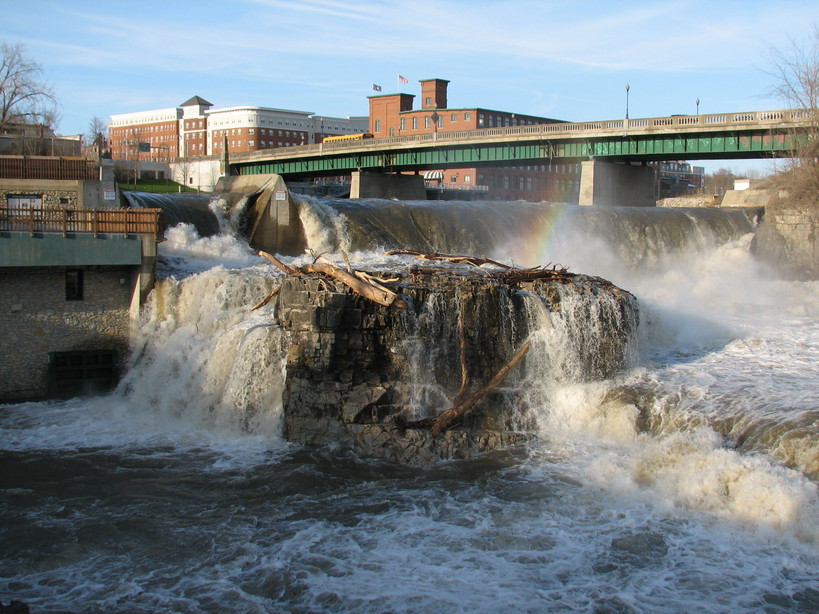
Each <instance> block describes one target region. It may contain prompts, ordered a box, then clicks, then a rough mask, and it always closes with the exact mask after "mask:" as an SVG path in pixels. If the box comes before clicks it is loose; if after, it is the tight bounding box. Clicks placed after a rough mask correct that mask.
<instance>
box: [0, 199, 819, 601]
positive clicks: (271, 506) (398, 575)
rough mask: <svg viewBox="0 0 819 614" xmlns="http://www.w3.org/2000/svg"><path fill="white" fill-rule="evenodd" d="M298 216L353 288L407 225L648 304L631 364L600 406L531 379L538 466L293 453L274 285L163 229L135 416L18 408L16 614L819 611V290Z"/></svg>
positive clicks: (395, 206)
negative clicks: (357, 269) (599, 283)
mask: <svg viewBox="0 0 819 614" xmlns="http://www.w3.org/2000/svg"><path fill="white" fill-rule="evenodd" d="M300 206H301V210H302V219H303V220H304V221H305V227H306V228H307V229H308V238H309V242H310V244H311V246H312V247H313V248H314V249H316V250H317V251H324V250H326V249H330V250H332V251H337V250H340V249H346V250H349V252H350V258H351V260H352V261H353V262H354V263H365V264H373V263H379V262H382V261H383V260H384V259H385V257H384V256H383V254H382V252H381V248H384V247H389V246H391V244H392V242H393V241H398V240H401V241H402V242H404V241H416V242H417V241H421V239H420V238H419V236H420V235H419V236H415V238H413V237H412V236H409V235H408V236H401V237H397V234H398V233H399V231H398V227H399V226H401V227H404V226H406V224H405V223H404V222H401V224H400V225H396V224H395V223H394V222H384V220H385V219H390V220H396V219H404V218H405V217H406V215H409V217H411V218H412V219H413V224H412V226H414V227H415V230H412V232H420V234H421V235H423V237H424V240H425V241H428V244H425V245H418V246H415V245H413V246H412V247H419V248H424V247H435V248H439V249H445V248H463V249H466V248H470V249H479V250H482V251H483V252H484V254H483V255H486V256H492V257H494V258H496V259H500V260H505V261H507V262H513V263H516V264H518V265H527V266H531V265H535V264H543V265H545V264H547V263H558V262H559V263H560V264H561V265H563V266H569V267H570V270H572V271H574V272H581V273H587V274H593V275H601V276H603V277H606V278H607V279H610V280H611V281H613V282H614V283H616V284H618V285H620V286H621V287H623V288H625V289H627V290H629V291H631V292H633V293H634V294H635V295H636V296H637V298H638V300H639V303H640V308H641V324H640V332H639V339H638V342H639V357H638V359H637V360H636V364H634V365H633V366H630V367H629V368H628V369H626V370H625V371H623V372H622V373H620V374H618V375H617V376H616V377H613V378H611V379H608V380H605V381H595V382H575V381H570V380H567V379H566V378H560V377H546V376H543V377H532V378H531V379H530V380H529V381H528V382H527V386H528V387H529V388H530V389H531V398H532V399H535V400H536V401H537V403H538V405H537V435H538V437H537V440H536V441H535V442H534V443H532V444H531V445H529V446H528V447H525V448H516V449H512V450H507V451H500V452H494V453H490V454H486V455H483V456H480V457H478V458H475V459H471V460H461V461H449V462H442V463H440V464H437V465H435V466H432V467H426V468H412V467H402V466H396V465H391V464H388V463H384V462H380V461H375V460H369V459H362V458H358V457H356V456H355V455H353V454H351V453H349V452H347V451H344V450H340V449H330V448H325V449H315V448H309V447H304V446H299V445H295V444H292V443H288V442H286V441H284V440H283V438H282V435H281V383H282V374H281V367H282V357H281V356H276V355H272V354H271V352H270V351H269V347H270V346H271V345H272V341H273V340H274V339H275V336H276V335H278V334H279V331H278V329H277V328H276V327H275V326H274V325H273V324H272V317H271V313H272V312H271V311H270V309H272V307H271V306H268V307H265V308H262V309H259V310H257V311H254V312H250V311H249V306H252V305H254V304H255V303H257V302H258V301H259V300H260V299H261V298H263V297H264V296H265V295H266V294H267V292H268V291H269V290H270V288H272V287H273V285H274V284H275V280H276V277H277V276H278V275H279V274H278V273H277V272H276V271H274V270H273V269H272V267H271V266H270V265H269V264H267V263H266V262H265V261H263V260H262V259H260V258H258V257H257V256H255V255H254V254H253V253H252V251H251V250H250V249H249V248H248V247H247V245H246V244H244V243H243V242H242V240H241V239H238V238H237V237H235V236H234V235H232V234H230V233H222V234H215V235H212V236H208V237H204V238H203V237H201V236H199V235H198V234H197V233H196V231H195V230H194V228H193V227H191V226H189V225H185V224H183V225H180V226H176V227H173V228H170V229H168V231H167V233H166V237H167V240H166V241H165V242H164V243H162V244H161V245H160V263H159V273H160V275H161V276H162V277H163V278H164V279H163V281H162V282H161V283H160V284H159V286H158V287H157V289H156V290H155V291H154V293H153V294H152V296H151V299H150V301H149V304H148V305H147V306H146V309H145V314H144V317H143V319H142V321H141V323H140V328H139V331H138V333H137V334H136V335H135V342H134V353H133V358H132V364H131V367H130V369H129V371H128V373H127V374H126V375H125V377H124V378H123V381H122V382H121V384H120V386H119V387H118V388H117V390H115V391H114V392H112V393H111V394H110V395H107V396H104V397H96V398H85V399H73V400H69V401H61V402H44V403H24V404H18V405H6V406H2V407H0V488H2V498H1V499H0V512H2V518H3V521H2V526H1V527H0V536H2V542H0V543H2V544H3V548H2V555H0V600H2V601H3V603H8V601H10V600H11V599H19V600H22V601H24V602H26V603H27V604H28V605H29V606H30V607H31V610H32V612H89V613H90V612H106V613H109V612H146V613H147V612H152V613H153V612H186V613H188V612H189V613H194V612H224V611H230V612H259V613H261V612H304V613H307V612H373V613H375V612H429V613H433V612H435V613H437V612H470V613H474V612H497V611H502V612H601V613H602V612H752V611H753V612H783V613H784V612H816V611H819V499H818V498H817V480H819V376H817V371H816V365H817V364H819V317H818V316H819V283H817V282H796V281H788V280H784V279H780V278H779V277H778V276H777V275H776V273H775V272H773V271H770V270H768V269H766V268H765V267H764V266H763V265H761V264H760V263H759V262H757V261H756V260H755V259H754V258H753V256H752V254H751V252H750V249H749V246H750V242H751V239H752V232H753V220H752V219H741V215H742V214H739V213H736V212H734V213H726V214H719V213H712V212H693V211H687V210H683V211H676V212H668V211H663V210H652V211H644V210H641V211H629V210H627V209H619V208H612V209H609V210H594V211H590V210H587V209H585V210H583V211H581V210H580V209H581V208H579V207H571V206H562V205H557V206H551V205H548V206H547V205H540V206H538V205H531V204H523V203H501V204H496V205H495V206H489V205H486V204H481V203H451V204H441V203H438V204H437V206H438V207H440V209H439V210H438V212H437V214H436V213H434V212H433V213H430V209H431V205H430V204H427V203H415V204H413V203H394V202H389V201H366V202H356V201H349V202H344V203H342V202H332V201H319V200H313V199H305V200H304V201H303V202H302V203H301V205H300ZM503 207H505V208H503ZM498 209H500V212H499V211H498ZM399 210H405V211H404V214H401V215H399V214H398V212H399ZM524 210H525V212H524ZM407 211H408V213H407ZM405 214H406V215H405ZM402 215H403V217H402ZM429 215H437V217H435V219H434V220H433V221H432V222H430V221H428V220H427V221H422V220H425V219H427V217H428V216H429ZM379 216H380V217H379ZM531 216H534V217H531ZM445 218H446V219H445ZM521 219H524V220H525V221H523V222H521V221H520V220H521ZM379 220H380V221H379ZM514 220H517V221H514ZM385 224H387V225H391V226H390V228H391V230H388V229H387V227H386V226H385ZM433 229H436V230H435V232H437V233H440V234H441V235H442V236H444V238H443V239H441V240H438V239H435V237H434V236H433V234H434V233H433ZM459 229H461V230H459ZM463 229H471V230H469V231H468V232H462V230H463ZM480 229H483V230H480ZM405 230H406V229H405ZM401 232H404V231H401ZM406 232H410V231H409V230H406ZM459 232H462V234H463V235H464V236H463V237H461V239H458V240H455V239H453V235H457V234H458V233H459ZM404 246H407V247H409V246H408V245H404ZM302 258H303V257H302ZM298 261H299V260H297V262H298ZM429 342H430V343H434V340H430V341H429ZM545 375H548V374H545Z"/></svg>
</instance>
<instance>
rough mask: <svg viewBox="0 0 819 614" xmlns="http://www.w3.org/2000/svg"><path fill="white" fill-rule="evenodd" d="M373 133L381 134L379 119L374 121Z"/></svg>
mask: <svg viewBox="0 0 819 614" xmlns="http://www.w3.org/2000/svg"><path fill="white" fill-rule="evenodd" d="M375 131H376V132H381V120H380V119H377V120H375Z"/></svg>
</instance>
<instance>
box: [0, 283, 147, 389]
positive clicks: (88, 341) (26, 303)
mask: <svg viewBox="0 0 819 614" xmlns="http://www.w3.org/2000/svg"><path fill="white" fill-rule="evenodd" d="M122 279H124V280H125V283H124V284H122V283H120V281H121V280H122ZM129 279H130V273H129V270H128V267H85V268H84V269H83V285H84V292H83V300H75V301H68V300H66V296H65V269H64V268H62V267H6V268H4V269H3V274H2V281H0V330H2V335H3V337H2V343H0V349H2V351H0V401H2V400H15V399H36V398H42V397H45V396H46V394H47V391H48V354H49V352H65V351H74V350H100V349H106V350H108V349H110V350H114V351H116V352H117V355H118V357H119V359H120V360H121V361H123V360H124V359H125V357H126V356H127V351H128V344H129V333H130V314H129V306H130V301H131V285H130V282H129Z"/></svg>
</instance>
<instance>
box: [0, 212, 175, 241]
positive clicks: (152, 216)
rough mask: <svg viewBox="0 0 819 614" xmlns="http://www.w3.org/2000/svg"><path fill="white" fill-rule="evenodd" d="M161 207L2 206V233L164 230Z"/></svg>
mask: <svg viewBox="0 0 819 614" xmlns="http://www.w3.org/2000/svg"><path fill="white" fill-rule="evenodd" d="M161 216H162V210H161V209H41V208H36V207H33V208H26V209H18V208H9V207H0V232H28V233H32V234H34V233H62V234H63V235H67V234H74V233H93V234H94V235H97V234H126V235H127V234H153V235H156V236H160V233H161V228H160V224H161V221H162V220H161Z"/></svg>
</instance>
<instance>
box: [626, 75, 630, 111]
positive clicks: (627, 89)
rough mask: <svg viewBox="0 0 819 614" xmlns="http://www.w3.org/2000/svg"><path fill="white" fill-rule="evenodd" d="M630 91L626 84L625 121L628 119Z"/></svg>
mask: <svg viewBox="0 0 819 614" xmlns="http://www.w3.org/2000/svg"><path fill="white" fill-rule="evenodd" d="M630 89H631V86H630V85H629V84H628V83H626V119H628V91H629V90H630Z"/></svg>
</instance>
